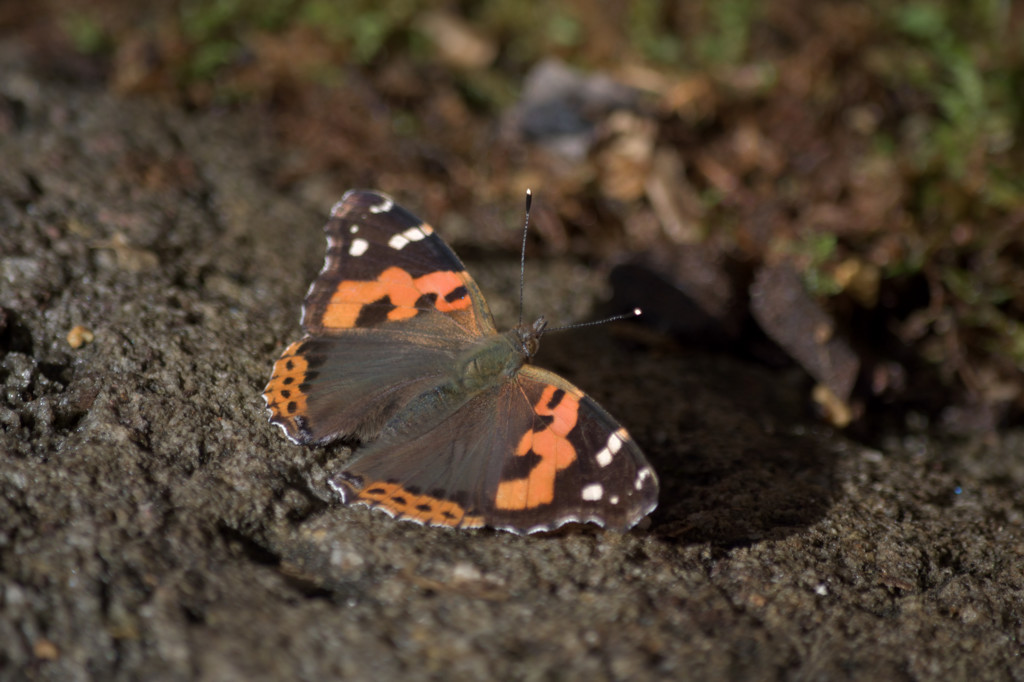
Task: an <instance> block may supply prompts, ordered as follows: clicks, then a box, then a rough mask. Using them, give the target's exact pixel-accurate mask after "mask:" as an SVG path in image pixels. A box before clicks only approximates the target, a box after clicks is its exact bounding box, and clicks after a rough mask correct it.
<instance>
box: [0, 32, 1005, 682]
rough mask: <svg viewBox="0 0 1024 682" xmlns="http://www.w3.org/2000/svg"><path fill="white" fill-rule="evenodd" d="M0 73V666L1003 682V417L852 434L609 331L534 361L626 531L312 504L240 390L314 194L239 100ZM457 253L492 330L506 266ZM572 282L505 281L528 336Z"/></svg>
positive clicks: (720, 370) (330, 453)
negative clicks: (620, 491) (616, 423)
mask: <svg viewBox="0 0 1024 682" xmlns="http://www.w3.org/2000/svg"><path fill="white" fill-rule="evenodd" d="M0 64H2V65H3V68H0V124H2V128H3V129H2V133H0V159H2V161H0V386H2V390H3V396H2V399H0V679H4V680H91V679H96V680H101V679H102V680H137V679H147V680H188V679H200V680H234V679H248V680H327V679H353V680H358V679H367V680H368V679H408V680H420V679H433V678H438V679H442V678H443V679H488V678H489V679H530V680H548V679H589V680H604V679H625V680H641V679H734V680H745V679H751V680H753V679H802V680H819V679H820V680H826V679H828V680H837V679H854V680H925V679H946V680H956V679H961V680H963V679H971V680H996V679H1017V680H1020V679H1024V659H1022V655H1021V651H1022V646H1024V572H1022V570H1021V567H1022V565H1024V492H1022V491H1024V456H1022V455H1021V453H1022V452H1024V433H1022V432H1021V431H1019V430H1017V431H1009V432H1003V433H998V434H996V433H992V434H989V435H988V436H977V437H972V438H971V439H966V440H957V441H953V442H950V441H949V440H943V439H940V438H937V437H936V436H934V435H933V434H932V431H931V430H930V428H929V424H928V423H927V422H926V421H925V420H924V419H923V418H922V419H918V420H916V421H915V420H913V419H911V420H909V422H908V423H906V424H903V425H901V426H900V428H892V429H891V430H890V431H889V432H877V433H870V434H860V435H858V436H857V437H856V438H854V437H851V436H850V435H847V434H844V433H843V432H841V431H837V430H834V429H832V428H830V427H827V426H824V425H822V423H821V422H820V421H819V420H818V419H816V418H815V416H814V415H812V414H811V413H810V411H809V410H808V408H807V395H808V391H809V386H810V383H809V380H808V379H807V378H806V377H805V375H804V374H803V373H802V372H801V371H800V370H799V369H795V368H793V367H783V368H779V367H773V366H766V365H764V364H760V363H756V362H753V361H751V360H749V359H742V358H737V357H734V356H733V355H731V354H728V353H716V352H713V351H712V350H708V349H706V348H705V349H695V348H691V347H686V346H684V345H681V344H680V343H679V342H678V341H673V340H671V339H668V338H665V337H662V336H661V335H659V334H658V333H657V332H655V331H651V330H650V329H648V328H645V327H641V326H637V325H631V324H625V323H623V324H611V325H605V326H602V327H598V328H592V329H585V330H577V331H575V332H567V333H564V334H557V335H551V336H549V337H547V338H545V339H544V344H543V347H542V349H541V353H540V356H539V359H538V362H539V364H542V365H543V366H546V367H549V368H551V369H554V370H557V371H559V372H560V373H563V374H565V375H567V376H568V377H570V378H571V379H572V380H573V381H574V382H575V383H577V384H579V385H580V386H582V387H583V388H584V389H586V390H587V391H589V392H591V393H592V394H593V395H594V396H595V397H596V398H597V399H598V400H599V401H600V402H602V403H603V404H604V405H605V406H606V407H607V408H608V410H609V411H610V412H611V413H613V414H615V415H616V416H617V417H618V418H619V419H620V420H621V422H622V423H623V424H625V425H626V426H627V427H628V428H629V429H630V431H631V432H632V434H633V436H634V438H635V439H636V440H637V441H638V442H639V443H640V444H641V446H642V447H643V448H644V449H645V451H646V452H647V454H648V456H649V458H650V460H651V462H652V464H653V465H654V467H655V468H656V470H657V471H658V473H659V476H660V478H661V483H662V492H661V501H660V506H659V507H658V509H657V510H656V511H655V512H654V513H653V514H652V515H651V517H650V519H649V521H648V522H645V523H643V524H641V526H640V527H638V528H636V529H634V530H633V531H631V532H629V533H627V534H624V535H620V534H617V533H610V532H604V531H602V530H600V529H597V528H595V527H575V528H568V529H564V530H562V531H559V532H556V533H553V534H549V535H544V536H529V537H519V536H515V535H511V534H509V533H504V532H495V531H490V530H480V531H468V532H461V531H450V530H444V529H434V528H424V527H420V526H416V525H413V524H409V523H399V522H395V521H393V520H391V519H389V518H387V517H386V516H384V515H383V514H380V513H377V512H373V511H369V510H367V509H364V508H345V507H342V506H340V505H338V504H336V503H335V502H334V501H333V500H331V499H330V498H328V497H325V496H324V495H323V492H322V491H323V490H324V486H323V485H322V484H323V478H324V476H325V472H326V471H327V470H329V469H330V465H331V462H334V461H343V460H344V458H345V457H348V455H349V453H348V451H347V450H345V449H344V448H327V449H316V448H313V449H309V448H303V447H298V446H295V445H292V444H291V443H289V442H288V441H287V440H286V439H285V438H283V437H282V435H281V433H280V432H279V431H278V430H277V429H276V428H274V427H273V426H271V425H270V424H268V422H267V419H266V414H265V409H264V406H263V401H262V399H261V397H260V392H261V389H262V387H263V385H264V384H265V382H266V380H267V378H268V376H269V372H270V368H271V365H272V363H273V361H274V360H275V358H276V357H277V355H278V354H279V353H280V352H281V350H282V349H283V348H284V347H285V345H286V344H287V343H289V342H291V341H293V340H296V339H297V338H298V336H299V334H300V330H299V324H298V322H299V320H298V316H299V306H300V303H301V300H302V297H303V294H304V292H305V290H306V287H307V286H308V284H309V282H310V280H311V278H312V277H313V276H314V275H315V274H316V272H317V271H318V269H319V267H320V264H321V261H322V257H323V248H324V240H323V235H322V232H321V226H322V224H323V222H324V220H325V217H326V213H327V211H328V210H329V208H330V206H331V203H332V202H333V201H334V200H336V199H337V198H338V197H340V195H341V193H342V192H343V191H344V190H345V189H347V188H348V187H347V186H346V185H344V184H333V183H330V182H323V183H321V184H319V185H317V184H316V183H307V184H306V185H304V186H303V187H304V188H303V189H301V190H300V189H296V188H295V187H288V188H286V189H282V188H281V187H280V186H278V185H276V184H275V183H274V182H273V178H274V177H275V174H274V169H275V168H277V167H279V165H280V163H281V159H282V157H284V156H286V155H287V154H288V151H287V150H286V149H282V148H281V147H279V146H277V143H276V142H274V141H273V140H274V137H273V136H271V135H268V134H267V131H266V129H265V125H266V122H265V121H264V120H263V119H262V118H261V116H260V114H259V113H258V112H255V113H254V112H246V111H227V110H216V109H210V110H204V111H198V112H193V113H186V112H183V111H182V109H181V108H180V107H176V106H174V105H171V104H163V103H160V102H159V101H155V100H152V99H132V98H124V97H118V96H115V95H112V94H110V93H109V92H107V91H106V89H104V88H102V87H94V86H90V85H88V84H81V83H79V84H72V83H68V82H66V81H60V80H52V81H47V80H45V79H39V78H36V77H34V76H33V75H32V74H31V72H30V71H29V70H28V69H27V68H25V65H24V64H23V61H22V59H21V56H20V52H19V51H18V50H17V49H16V47H15V46H13V45H12V44H9V43H5V44H3V45H0ZM353 184H355V181H353ZM535 193H536V199H535V204H538V205H543V202H544V200H545V199H544V194H543V191H538V190H536V189H535ZM398 198H399V199H400V200H401V201H402V202H403V203H404V204H405V205H407V206H408V207H409V208H410V209H411V210H413V211H415V212H418V213H420V214H422V215H424V217H428V218H429V219H430V220H431V222H432V223H433V224H434V226H435V227H436V228H437V229H438V230H439V231H440V232H441V233H442V234H445V229H446V224H448V223H450V222H451V223H454V221H452V220H451V219H450V218H449V217H446V216H445V215H436V216H428V215H426V213H427V212H428V211H427V209H428V207H427V206H425V205H423V204H422V203H418V201H419V200H418V198H417V197H416V196H399V197H398ZM507 201H508V203H509V204H510V205H511V204H514V203H515V202H516V201H518V199H516V198H514V197H508V198H507ZM452 229H453V230H455V231H458V230H457V226H456V227H453V228H452ZM487 229H488V230H491V231H493V230H511V231H515V230H517V229H518V228H517V226H516V225H514V224H506V225H499V224H495V225H492V226H488V228H487ZM457 241H458V246H459V247H460V250H462V249H464V251H463V253H464V255H466V258H465V260H466V261H467V266H468V267H469V269H470V271H471V272H473V273H474V274H475V275H476V277H477V279H478V280H479V282H480V283H481V286H482V287H483V289H484V291H485V292H486V293H487V295H488V296H489V298H490V300H491V303H492V307H493V308H494V309H495V312H496V315H497V317H498V318H499V323H500V324H503V325H505V326H507V325H508V324H509V323H511V322H514V318H515V314H516V298H517V296H518V253H516V252H515V251H514V250H504V249H496V248H494V247H493V246H489V245H488V244H489V243H490V242H485V241H481V242H480V243H479V245H477V246H475V245H474V244H475V243H474V235H473V234H471V233H469V232H467V231H466V230H462V237H461V240H457ZM606 282H607V278H606V276H605V275H604V274H603V273H600V272H597V271H594V270H592V269H590V268H588V267H586V264H585V263H583V262H577V261H574V260H573V258H572V257H571V256H569V255H567V256H564V257H559V258H543V257H542V258H536V259H533V260H531V261H530V262H529V263H528V268H527V291H526V300H527V310H528V314H534V313H542V312H543V313H546V314H548V316H549V317H550V318H553V319H555V320H561V319H583V318H585V317H587V316H588V315H590V314H592V311H593V309H594V308H595V307H596V306H597V305H598V303H599V301H600V300H601V298H602V297H603V296H604V295H605V294H606Z"/></svg>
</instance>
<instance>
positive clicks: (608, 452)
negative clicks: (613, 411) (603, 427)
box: [594, 432, 622, 468]
mask: <svg viewBox="0 0 1024 682" xmlns="http://www.w3.org/2000/svg"><path fill="white" fill-rule="evenodd" d="M621 449H622V437H621V436H620V435H619V434H618V432H615V433H613V434H612V435H610V436H608V443H606V444H605V446H604V447H603V448H602V449H601V450H600V451H599V452H598V453H597V454H596V455H594V459H596V460H597V465H598V466H599V467H602V468H604V467H606V466H608V465H609V464H611V463H612V460H613V459H614V458H615V453H617V452H618V451H619V450H621Z"/></svg>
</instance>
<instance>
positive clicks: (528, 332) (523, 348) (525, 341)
mask: <svg viewBox="0 0 1024 682" xmlns="http://www.w3.org/2000/svg"><path fill="white" fill-rule="evenodd" d="M547 326H548V321H547V320H545V319H544V318H543V317H538V318H537V320H536V321H535V322H534V323H533V324H521V325H519V326H518V327H516V328H515V339H516V341H517V342H518V346H519V348H518V350H519V353H520V354H521V355H522V356H523V359H525V360H527V361H529V360H530V358H532V357H533V356H534V355H536V354H537V350H538V349H539V348H540V337H541V336H543V335H544V330H545V329H547Z"/></svg>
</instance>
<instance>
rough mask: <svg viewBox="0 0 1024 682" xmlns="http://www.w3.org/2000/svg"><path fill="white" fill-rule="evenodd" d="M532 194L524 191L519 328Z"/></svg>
mask: <svg viewBox="0 0 1024 682" xmlns="http://www.w3.org/2000/svg"><path fill="white" fill-rule="evenodd" d="M532 205H533V192H531V191H530V190H529V188H527V190H526V220H525V221H524V222H523V248H522V250H521V251H520V252H519V326H520V327H521V326H523V289H524V287H525V286H526V232H527V230H529V229H530V206H532Z"/></svg>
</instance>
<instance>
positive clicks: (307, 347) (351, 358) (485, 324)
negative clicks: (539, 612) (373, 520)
mask: <svg viewBox="0 0 1024 682" xmlns="http://www.w3.org/2000/svg"><path fill="white" fill-rule="evenodd" d="M324 230H325V232H326V233H327V256H326V259H325V261H324V266H323V269H322V270H321V271H320V274H319V276H318V277H317V278H316V280H315V281H314V282H313V284H312V286H311V287H310V289H309V292H308V293H307V295H306V299H305V303H304V306H303V309H302V328H303V331H304V332H305V336H304V337H303V338H302V339H301V340H299V341H297V342H295V343H293V344H291V345H290V346H288V347H287V348H286V349H285V351H284V353H283V354H282V355H281V358H280V359H279V360H278V361H277V362H276V363H275V364H274V368H273V372H272V375H271V377H270V381H269V383H268V384H267V386H266V388H265V389H264V391H263V397H264V399H265V401H266V405H267V409H268V412H269V414H270V421H271V423H273V424H276V425H277V426H279V427H281V429H282V430H283V431H284V433H285V435H287V437H288V438H289V439H291V440H292V441H294V442H295V443H299V444H304V445H306V444H326V443H330V442H332V441H338V440H341V441H343V442H346V443H348V444H352V445H355V457H354V458H353V459H352V461H351V462H350V463H348V464H347V465H346V466H345V468H344V470H343V471H342V473H341V474H339V475H337V476H335V477H333V478H332V479H331V480H330V482H329V483H330V486H331V488H332V489H333V490H335V491H336V492H337V494H338V495H339V497H340V498H341V501H342V502H343V503H345V504H362V505H367V506H369V507H372V508H375V509H379V510H381V511H384V512H386V513H387V514H389V515H391V516H392V517H394V518H396V519H404V520H409V521H415V522H418V523H421V524H426V525H432V526H448V527H452V528H479V527H482V526H489V527H492V528H497V529H502V530H507V531H511V532H514V533H533V532H538V531H547V530H552V529H554V528H557V527H559V526H561V525H563V524H566V523H570V522H581V523H582V522H593V523H596V524H598V525H600V526H603V527H607V528H609V529H614V530H618V531H625V530H628V529H629V528H631V527H632V526H634V525H635V524H636V523H637V522H638V521H639V520H640V519H642V518H643V517H644V516H646V515H647V514H649V513H650V512H651V511H653V510H654V508H655V507H656V506H657V497H658V479H657V476H656V475H655V473H654V470H653V469H652V468H651V466H650V464H648V462H647V460H646V458H645V457H644V455H643V453H642V452H641V451H640V448H639V447H637V445H636V443H634V442H633V439H632V438H631V437H630V436H629V434H628V433H627V432H626V430H625V429H624V428H623V427H622V426H620V425H619V424H618V422H616V421H615V419H613V418H612V417H611V416H610V415H609V414H608V413H607V412H605V411H604V410H603V409H602V408H601V407H600V406H599V405H598V404H597V403H596V402H595V401H594V400H593V399H591V398H590V397H589V396H587V395H586V394H585V393H583V392H582V391H581V390H580V389H578V388H576V386H574V385H573V384H571V383H570V382H568V381H566V380H565V379H563V378H562V377H560V376H558V375H557V374H554V373H553V372H549V371H547V370H545V369H541V368H539V367H536V366H535V365H533V364H530V361H531V360H532V359H533V357H534V355H535V354H536V353H537V350H538V347H539V343H540V338H541V336H542V335H543V333H544V331H545V327H546V322H545V320H544V318H540V319H538V320H537V321H536V322H533V323H532V324H523V323H520V324H519V325H518V326H516V327H515V328H513V329H511V330H510V331H507V332H505V333H499V332H498V331H497V329H496V328H495V324H494V319H493V318H492V316H491V312H490V310H489V308H488V306H487V302H486V301H485V300H484V296H483V294H482V293H481V292H480V289H479V287H478V286H477V284H476V282H475V281H474V280H473V278H472V277H470V275H469V273H468V272H466V268H465V267H464V266H463V264H462V262H461V261H460V260H459V258H458V256H456V255H455V253H454V252H453V251H452V250H451V248H449V247H448V245H447V244H445V243H444V241H443V240H442V239H441V238H440V237H439V236H438V235H437V234H436V233H435V232H434V230H433V228H431V227H430V225H428V224H426V223H424V222H423V221H421V220H420V219H418V218H417V217H416V216H414V215H412V214H411V213H410V212H408V211H407V210H405V209H404V208H402V207H401V206H399V205H398V204H396V203H395V202H394V200H393V199H391V197H389V196H387V195H385V194H381V193H379V192H374V191H366V190H351V191H349V192H347V193H346V194H345V195H344V197H343V198H342V199H341V201H339V202H338V203H337V204H335V206H334V207H333V209H332V210H331V217H330V219H329V221H328V222H327V225H326V226H325V227H324Z"/></svg>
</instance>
